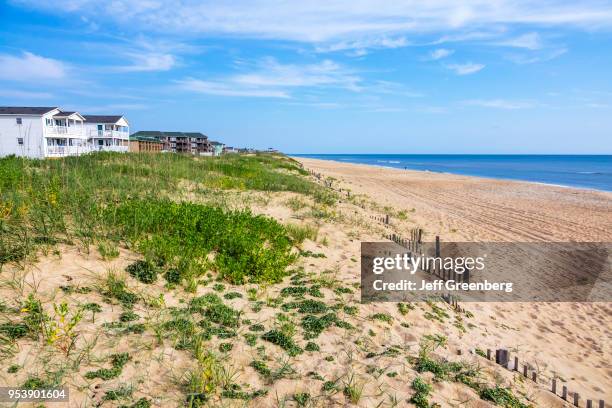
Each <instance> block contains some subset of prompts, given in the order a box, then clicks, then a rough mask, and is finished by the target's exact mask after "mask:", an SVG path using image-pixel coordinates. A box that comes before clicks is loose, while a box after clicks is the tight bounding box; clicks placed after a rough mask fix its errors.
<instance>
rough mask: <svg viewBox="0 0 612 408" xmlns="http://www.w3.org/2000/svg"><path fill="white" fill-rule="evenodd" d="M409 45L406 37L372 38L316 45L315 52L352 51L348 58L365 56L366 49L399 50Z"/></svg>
mask: <svg viewBox="0 0 612 408" xmlns="http://www.w3.org/2000/svg"><path fill="white" fill-rule="evenodd" d="M408 45H410V43H409V41H408V40H407V39H406V37H403V36H402V37H387V36H380V37H372V38H368V39H361V40H357V41H340V42H334V43H330V44H322V45H317V46H316V47H315V51H317V52H320V53H325V52H336V51H347V50H349V51H350V50H352V52H351V53H350V54H349V55H350V56H356V57H361V56H363V55H366V54H367V51H366V50H368V49H384V48H401V47H406V46H408Z"/></svg>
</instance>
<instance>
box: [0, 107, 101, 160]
mask: <svg viewBox="0 0 612 408" xmlns="http://www.w3.org/2000/svg"><path fill="white" fill-rule="evenodd" d="M90 151H91V145H90V144H89V143H88V137H87V134H86V132H85V118H84V117H83V116H82V115H81V114H80V113H78V112H66V111H62V110H61V109H60V108H58V107H53V106H49V107H40V106H39V107H29V106H0V156H7V155H11V154H14V155H17V156H25V157H31V158H45V157H62V156H71V155H79V154H83V153H89V152H90Z"/></svg>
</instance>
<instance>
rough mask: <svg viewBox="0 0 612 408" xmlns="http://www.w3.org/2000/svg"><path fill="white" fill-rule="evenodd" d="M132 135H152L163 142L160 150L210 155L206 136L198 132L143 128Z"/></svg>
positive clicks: (210, 147) (210, 149)
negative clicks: (162, 130)
mask: <svg viewBox="0 0 612 408" xmlns="http://www.w3.org/2000/svg"><path fill="white" fill-rule="evenodd" d="M132 136H137V137H140V136H147V137H154V138H156V139H158V140H159V141H161V142H162V143H163V144H164V147H163V149H162V150H164V151H167V152H174V153H190V154H195V155H201V156H210V155H212V152H213V150H212V146H211V144H210V142H209V141H208V136H206V135H204V134H202V133H199V132H160V131H151V130H143V131H140V132H136V133H134V134H133V135H132Z"/></svg>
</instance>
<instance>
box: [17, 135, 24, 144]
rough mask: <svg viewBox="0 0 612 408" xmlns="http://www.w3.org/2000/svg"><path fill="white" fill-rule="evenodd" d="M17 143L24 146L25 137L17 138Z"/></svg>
mask: <svg viewBox="0 0 612 408" xmlns="http://www.w3.org/2000/svg"><path fill="white" fill-rule="evenodd" d="M17 144H18V145H19V146H23V137H18V138H17Z"/></svg>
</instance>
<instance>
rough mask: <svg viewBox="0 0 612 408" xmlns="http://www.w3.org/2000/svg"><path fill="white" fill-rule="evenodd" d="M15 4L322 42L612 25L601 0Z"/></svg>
mask: <svg viewBox="0 0 612 408" xmlns="http://www.w3.org/2000/svg"><path fill="white" fill-rule="evenodd" d="M13 3H17V4H21V5H26V6H29V7H31V8H33V9H36V10H46V11H49V12H54V13H62V14H63V13H66V12H68V13H73V14H76V15H78V16H85V17H89V18H92V17H96V19H99V20H104V19H111V20H113V21H114V22H116V23H118V24H120V25H121V26H122V27H127V28H139V29H142V28H143V27H146V28H147V29H148V30H151V31H156V32H173V33H184V34H189V33H196V34H202V33H205V34H212V35H232V36H235V35H239V36H250V37H258V38H264V39H281V40H294V41H303V42H314V43H317V42H318V43H321V42H326V41H333V40H346V41H354V40H359V39H361V38H363V37H364V36H378V35H381V34H385V35H389V36H395V35H402V34H407V33H428V32H429V33H432V32H434V33H435V32H438V33H440V32H444V31H447V32H456V31H458V30H465V29H466V28H471V29H479V28H481V27H486V26H504V25H513V24H515V25H539V26H546V27H550V26H553V25H563V26H569V25H571V26H574V27H580V28H584V29H593V28H602V27H603V28H610V27H612V5H610V3H609V2H602V1H599V0H584V1H580V2H567V1H563V0H550V1H545V2H535V1H514V0H499V1H494V2H491V1H488V0H475V1H471V2H457V1H455V0H440V1H436V2H425V1H387V2H380V1H377V0H362V1H360V2H358V3H357V4H355V2H354V1H351V0H312V1H306V2H300V3H299V4H296V3H295V2H278V1H275V0H257V1H249V0H237V1H231V2H230V1H221V2H219V1H217V0H202V1H198V2H195V1H184V2H171V1H142V0H121V1H108V2H97V1H93V0H71V1H70V2H68V3H67V5H66V6H64V7H61V8H58V7H56V5H55V4H54V3H53V2H49V1H47V0H13Z"/></svg>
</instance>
